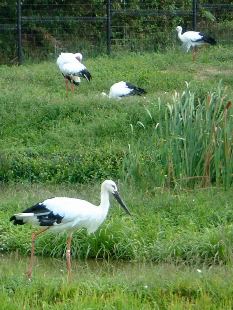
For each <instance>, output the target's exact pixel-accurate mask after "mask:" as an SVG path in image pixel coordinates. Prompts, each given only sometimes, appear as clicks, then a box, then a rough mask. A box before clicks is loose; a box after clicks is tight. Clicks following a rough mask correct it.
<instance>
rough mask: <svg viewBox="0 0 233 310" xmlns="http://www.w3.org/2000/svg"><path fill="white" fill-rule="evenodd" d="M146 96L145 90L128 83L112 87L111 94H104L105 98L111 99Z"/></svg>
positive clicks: (120, 83)
mask: <svg viewBox="0 0 233 310" xmlns="http://www.w3.org/2000/svg"><path fill="white" fill-rule="evenodd" d="M144 94H146V91H145V89H143V88H140V87H137V86H135V85H133V84H131V83H128V82H123V81H121V82H118V83H115V84H113V85H112V86H111V88H110V91H109V94H108V95H107V94H106V93H104V92H103V93H102V95H103V96H108V97H109V98H116V99H121V98H122V97H128V96H135V95H138V96H141V95H144Z"/></svg>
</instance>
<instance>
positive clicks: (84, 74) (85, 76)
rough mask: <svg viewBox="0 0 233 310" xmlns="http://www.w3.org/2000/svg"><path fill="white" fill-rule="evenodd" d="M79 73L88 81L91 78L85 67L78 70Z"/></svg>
mask: <svg viewBox="0 0 233 310" xmlns="http://www.w3.org/2000/svg"><path fill="white" fill-rule="evenodd" d="M80 74H81V76H83V77H84V78H85V79H86V80H87V81H89V82H90V80H91V79H92V76H91V74H90V72H89V71H88V70H87V69H84V70H82V71H81V72H80Z"/></svg>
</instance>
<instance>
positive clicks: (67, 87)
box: [65, 79, 69, 96]
mask: <svg viewBox="0 0 233 310" xmlns="http://www.w3.org/2000/svg"><path fill="white" fill-rule="evenodd" d="M65 82H66V96H68V91H69V81H68V79H65Z"/></svg>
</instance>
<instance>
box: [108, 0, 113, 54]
mask: <svg viewBox="0 0 233 310" xmlns="http://www.w3.org/2000/svg"><path fill="white" fill-rule="evenodd" d="M111 22H112V1H111V0H107V54H108V55H110V54H111V36H112V24H111Z"/></svg>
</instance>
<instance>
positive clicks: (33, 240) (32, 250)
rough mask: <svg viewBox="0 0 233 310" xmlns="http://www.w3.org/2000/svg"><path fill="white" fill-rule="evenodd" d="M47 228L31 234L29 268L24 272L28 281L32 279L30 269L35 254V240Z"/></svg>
mask: <svg viewBox="0 0 233 310" xmlns="http://www.w3.org/2000/svg"><path fill="white" fill-rule="evenodd" d="M48 228H49V227H45V228H42V229H41V230H39V231H38V232H36V233H35V232H34V233H32V247H31V258H30V263H29V268H28V271H27V272H26V275H27V276H28V278H29V279H31V277H32V268H33V263H34V254H35V240H36V237H37V236H39V235H40V234H42V233H43V232H45V231H46V230H47V229H48Z"/></svg>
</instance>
